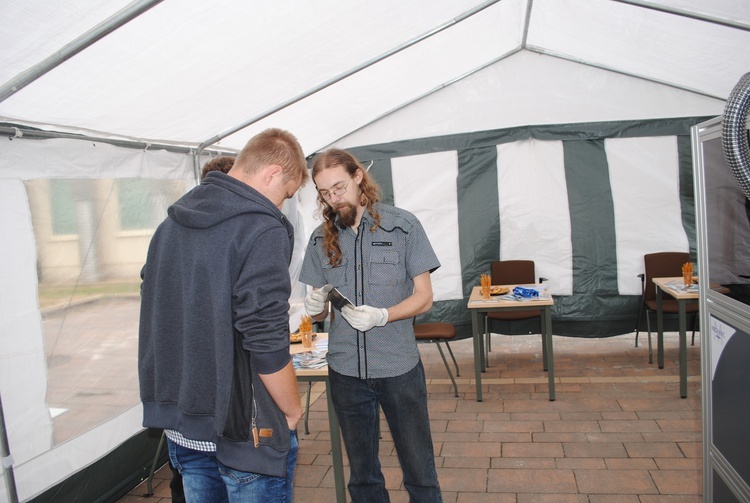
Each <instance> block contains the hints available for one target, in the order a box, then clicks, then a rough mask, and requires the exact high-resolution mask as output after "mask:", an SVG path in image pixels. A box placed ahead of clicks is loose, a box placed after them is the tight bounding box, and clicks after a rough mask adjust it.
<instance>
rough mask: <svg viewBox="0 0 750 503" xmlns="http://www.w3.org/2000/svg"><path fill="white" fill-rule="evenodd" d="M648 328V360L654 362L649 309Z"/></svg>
mask: <svg viewBox="0 0 750 503" xmlns="http://www.w3.org/2000/svg"><path fill="white" fill-rule="evenodd" d="M646 328H647V329H648V362H649V363H654V352H653V349H651V317H650V316H649V315H648V311H646Z"/></svg>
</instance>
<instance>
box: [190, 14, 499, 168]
mask: <svg viewBox="0 0 750 503" xmlns="http://www.w3.org/2000/svg"><path fill="white" fill-rule="evenodd" d="M498 2H500V0H489V1H486V2H484V3H481V4H479V5H477V6H476V7H474V8H473V9H470V10H468V11H466V12H463V13H462V14H460V15H459V16H457V17H455V18H453V19H451V20H450V21H447V22H445V23H443V24H441V25H439V26H437V27H436V28H433V29H432V30H429V31H427V32H425V33H423V34H421V35H418V36H417V37H415V38H413V39H411V40H408V41H406V42H404V43H403V44H401V45H399V46H396V47H394V48H393V49H390V50H388V51H386V52H384V53H383V54H381V55H379V56H376V57H374V58H372V59H370V60H368V61H365V62H364V63H361V64H359V65H357V66H355V67H353V68H350V69H349V70H347V71H345V72H344V73H341V74H339V75H337V76H335V77H333V78H331V79H329V80H327V81H325V82H323V83H321V84H318V85H317V86H315V87H312V88H311V89H308V90H307V91H305V92H303V93H301V94H298V95H297V96H294V97H292V98H290V99H288V100H286V101H284V102H282V103H280V104H278V105H276V106H274V107H273V108H270V109H268V110H266V111H265V112H263V113H261V114H259V115H256V116H255V117H251V118H250V119H248V120H246V121H245V122H243V123H241V124H238V125H237V126H235V127H233V128H231V129H228V130H226V131H224V132H223V133H219V134H217V135H216V136H214V137H213V138H209V139H208V140H206V141H204V142H203V143H201V144H200V145H199V146H198V155H200V153H201V151H202V150H203V149H204V148H206V147H208V146H209V145H213V144H214V143H216V142H217V141H220V140H222V139H223V138H226V137H227V136H229V135H231V134H234V133H236V132H237V131H240V130H242V129H245V128H246V127H248V126H250V125H252V124H254V123H256V122H258V121H259V120H262V119H265V118H266V117H268V116H269V115H272V114H275V113H276V112H278V111H279V110H283V109H284V108H286V107H288V106H290V105H293V104H295V103H297V102H298V101H302V100H303V99H305V98H307V97H308V96H311V95H313V94H315V93H317V92H319V91H322V90H323V89H325V88H327V87H329V86H332V85H333V84H336V83H337V82H340V81H342V80H344V79H345V78H347V77H350V76H352V75H354V74H355V73H357V72H360V71H362V70H364V69H365V68H367V67H369V66H372V65H374V64H375V63H378V62H380V61H382V60H384V59H386V58H388V57H390V56H393V55H394V54H396V53H399V52H401V51H403V50H404V49H408V48H409V47H411V46H413V45H415V44H418V43H419V42H421V41H423V40H425V39H428V38H430V37H431V36H433V35H436V34H438V33H440V32H441V31H443V30H445V29H447V28H450V27H451V26H453V25H455V24H457V23H460V22H461V21H463V20H465V19H467V18H469V17H471V16H473V15H474V14H476V13H478V12H481V11H483V10H484V9H486V8H488V7H491V6H492V5H494V4H496V3H498Z"/></svg>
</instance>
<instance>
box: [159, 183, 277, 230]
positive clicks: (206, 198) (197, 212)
mask: <svg viewBox="0 0 750 503" xmlns="http://www.w3.org/2000/svg"><path fill="white" fill-rule="evenodd" d="M247 213H254V214H263V215H268V216H273V217H276V218H278V219H279V220H280V221H282V222H284V224H285V225H287V226H288V225H290V224H289V223H288V222H287V221H286V217H285V216H284V214H283V213H282V212H281V211H280V210H279V209H278V208H277V207H276V206H275V205H274V204H273V203H272V202H271V201H270V200H269V199H268V198H267V197H265V196H264V195H263V194H261V193H260V192H258V191H257V190H255V189H254V188H252V187H250V186H249V185H247V184H246V183H243V182H241V181H239V180H237V179H236V178H233V177H231V176H229V175H226V174H224V173H221V172H219V171H212V172H210V173H208V174H207V175H206V178H204V179H203V182H202V183H201V184H200V185H198V186H197V187H195V188H193V190H191V191H190V192H188V193H187V194H185V195H184V196H183V197H181V198H180V199H179V200H178V201H177V202H175V203H174V204H173V205H171V206H170V207H169V209H168V210H167V214H168V215H169V218H171V219H172V220H174V221H175V222H176V223H178V224H180V225H182V226H185V227H190V228H194V229H207V228H209V227H213V226H214V225H217V224H220V223H221V222H224V221H226V220H229V219H230V218H234V217H236V216H237V215H242V214H247Z"/></svg>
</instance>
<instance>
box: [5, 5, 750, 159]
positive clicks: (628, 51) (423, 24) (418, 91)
mask: <svg viewBox="0 0 750 503" xmlns="http://www.w3.org/2000/svg"><path fill="white" fill-rule="evenodd" d="M138 4H155V5H154V6H153V7H151V8H150V9H148V10H147V11H146V12H145V13H143V14H142V15H140V16H137V17H135V18H134V19H133V20H132V21H130V22H128V23H126V24H124V25H123V26H121V27H120V28H119V29H117V30H115V31H114V32H112V33H110V34H108V35H106V36H105V37H103V38H102V39H101V40H98V41H97V42H96V43H94V44H92V45H91V46H90V47H87V48H84V49H83V50H82V51H81V52H79V53H77V54H76V55H75V56H74V57H71V58H70V59H68V60H66V61H64V62H62V64H60V65H59V66H56V67H54V68H53V69H51V70H50V71H48V72H47V73H44V74H43V75H41V76H40V77H39V78H37V79H35V80H33V81H32V82H30V83H29V84H28V85H26V86H24V87H22V88H21V89H20V90H18V91H16V92H14V93H12V94H11V95H10V96H9V97H8V98H7V99H5V100H4V101H3V102H2V103H0V117H3V118H4V120H6V121H8V122H14V123H18V124H28V125H33V126H35V127H40V128H43V129H48V130H55V131H69V132H78V133H81V132H82V133H84V134H93V135H106V136H116V137H121V138H129V139H133V140H138V141H149V142H153V143H157V142H170V143H177V144H180V145H200V144H201V143H203V142H205V141H208V140H211V139H212V138H214V137H216V136H217V135H218V136H222V135H223V133H226V132H228V131H233V130H234V129H235V128H237V127H238V126H240V125H242V124H246V123H248V122H253V123H252V124H251V125H249V126H248V127H246V128H243V129H241V130H239V131H237V132H236V133H234V134H230V135H228V136H227V137H226V138H222V139H221V145H222V146H223V147H226V148H235V149H239V148H241V147H242V146H243V145H244V143H245V142H246V141H247V139H248V138H249V137H251V136H252V135H253V134H255V133H257V132H258V131H260V130H262V129H264V128H266V127H268V126H271V125H278V124H283V125H284V127H286V128H287V129H289V130H290V131H293V132H294V133H295V134H296V135H297V136H298V137H299V139H300V141H301V143H302V145H303V148H304V149H305V151H306V152H314V151H317V150H319V149H321V148H323V147H325V146H327V145H329V144H331V143H333V142H335V141H336V140H338V139H339V138H341V137H343V136H345V135H347V134H349V133H350V132H352V131H355V130H357V129H359V128H361V127H363V126H365V125H367V124H370V123H372V122H373V121H375V120H377V119H378V118H379V117H382V116H384V115H386V114H388V113H390V112H392V111H394V110H397V109H399V108H401V107H403V106H404V105H406V104H408V103H411V102H413V101H415V100H417V99H419V98H421V97H423V96H426V95H429V94H431V93H434V92H436V91H438V90H439V89H441V88H443V87H444V86H449V85H451V84H453V83H454V82H456V81H458V80H461V79H462V78H466V77H467V76H469V75H471V74H473V73H475V72H481V71H482V69H483V68H485V67H488V66H492V65H493V64H494V63H496V62H499V61H502V60H504V59H505V58H508V57H510V56H512V55H513V54H515V53H517V52H519V51H523V52H530V53H533V54H537V55H548V56H553V57H554V58H555V59H562V60H567V61H571V62H575V63H579V64H583V65H586V66H589V67H595V68H602V69H606V70H608V71H609V72H612V73H618V74H624V75H628V76H632V77H636V78H638V79H643V80H645V81H650V82H654V83H659V84H662V85H664V86H669V87H672V88H676V89H680V90H684V91H687V92H689V93H691V94H696V95H698V96H703V97H707V98H714V99H718V100H723V99H725V98H726V97H727V95H728V94H729V92H730V90H731V89H732V87H733V86H734V84H735V83H736V82H737V81H738V79H739V77H740V76H741V75H742V74H743V73H744V71H745V68H743V66H742V63H743V62H748V61H750V43H749V42H750V33H748V28H750V25H749V24H748V19H750V6H748V5H747V3H746V2H741V1H739V0H722V1H710V2H709V1H699V0H694V1H691V2H685V1H679V0H672V1H651V2H647V1H643V2H638V1H631V2H625V1H613V0H588V1H585V0H533V1H531V0H503V1H490V2H477V1H476V0H460V1H459V0H453V1H450V2H447V1H445V2H430V3H429V4H425V2H424V1H422V0H413V1H383V2H374V3H373V2H365V1H347V2H341V1H340V0H327V1H323V0H321V1H316V2H303V3H299V2H273V3H268V2H250V1H248V2H231V1H228V0H227V1H219V2H210V3H206V2H197V1H191V0H185V1H180V2H175V1H165V2H153V1H152V2H133V4H130V3H129V2H126V1H119V2H118V1H111V0H109V1H98V2H97V1H67V2H53V4H52V5H49V2H43V1H41V0H35V1H30V2H20V3H14V4H10V5H6V6H4V7H3V20H2V24H3V30H2V32H1V33H0V42H2V47H5V49H4V50H3V51H2V55H1V56H0V57H1V58H2V59H0V82H5V83H6V84H5V85H4V88H5V87H6V86H9V85H14V84H16V83H15V82H14V79H16V78H17V77H18V76H19V75H23V73H24V72H28V71H29V70H30V69H33V68H34V66H35V65H37V64H38V63H40V62H42V61H44V60H45V59H47V58H49V57H50V56H51V55H56V54H58V53H60V52H63V51H61V49H62V48H65V47H66V45H67V44H70V43H71V42H72V41H75V40H76V39H78V38H84V40H86V37H85V35H86V33H87V32H88V31H89V30H92V28H93V27H95V26H97V25H100V24H103V23H105V21H106V20H107V19H111V18H112V17H114V18H115V19H117V13H118V12H119V11H120V10H125V9H128V8H129V9H134V7H133V6H134V5H138ZM457 20H458V21H457ZM112 22H114V21H112ZM101 29H102V30H103V29H104V28H101ZM63 54H64V52H63ZM56 59H58V58H54V57H53V58H52V60H53V61H55V60H56ZM738 63H740V64H738ZM510 69H512V68H510ZM341 77H345V78H341ZM510 77H512V76H510ZM537 77H538V79H537V80H535V83H536V84H537V85H540V86H544V87H545V88H546V89H547V92H548V93H549V92H554V90H555V89H556V86H557V82H555V81H553V80H551V79H550V78H548V77H547V76H545V75H543V74H542V75H538V76H537ZM340 78H341V79H340ZM339 79H340V80H339ZM518 82H521V81H520V79H519V80H518V81H517V83H518ZM523 82H524V85H526V84H530V83H531V82H528V81H523ZM326 84H330V85H328V86H327V87H323V86H324V85H326ZM580 84H585V83H581V82H579V85H580ZM16 85H17V84H16ZM584 90H585V87H584ZM3 91H5V92H6V93H7V92H10V91H8V90H7V89H3ZM316 91H317V92H316ZM518 91H525V89H518V86H517V85H516V87H515V88H503V89H496V92H497V93H503V94H506V95H513V94H515V93H517V92H518ZM284 105H287V106H284ZM282 107H283V108H282ZM527 123H528V122H527ZM493 127H498V126H497V125H495V126H493Z"/></svg>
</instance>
